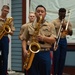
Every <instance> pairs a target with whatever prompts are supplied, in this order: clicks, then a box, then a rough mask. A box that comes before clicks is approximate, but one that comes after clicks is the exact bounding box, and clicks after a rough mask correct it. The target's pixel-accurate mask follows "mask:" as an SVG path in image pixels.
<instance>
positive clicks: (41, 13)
mask: <svg viewBox="0 0 75 75" xmlns="http://www.w3.org/2000/svg"><path fill="white" fill-rule="evenodd" d="M35 14H36V17H37V19H39V17H40V16H42V18H43V19H44V18H45V16H46V11H45V9H44V8H43V7H38V8H37V10H36V12H35Z"/></svg>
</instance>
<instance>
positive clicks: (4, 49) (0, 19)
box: [0, 5, 15, 75]
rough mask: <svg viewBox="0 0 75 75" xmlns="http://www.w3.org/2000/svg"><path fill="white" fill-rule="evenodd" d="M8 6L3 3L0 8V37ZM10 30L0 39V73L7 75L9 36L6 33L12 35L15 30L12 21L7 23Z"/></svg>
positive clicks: (0, 74)
mask: <svg viewBox="0 0 75 75" xmlns="http://www.w3.org/2000/svg"><path fill="white" fill-rule="evenodd" d="M9 10H10V8H9V6H8V5H3V7H2V9H1V15H0V37H1V34H3V33H2V30H3V29H4V28H3V25H5V22H6V21H7V19H8V18H7V15H8V13H9ZM8 26H9V28H10V31H9V32H7V33H5V35H4V36H3V37H2V38H1V39H0V50H1V57H2V58H1V61H0V62H1V64H0V71H1V73H0V75H7V66H8V65H7V64H8V53H9V38H8V34H10V35H13V32H14V31H15V27H14V26H13V22H11V23H10V24H9V25H8Z"/></svg>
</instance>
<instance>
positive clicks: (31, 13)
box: [19, 11, 36, 75]
mask: <svg viewBox="0 0 75 75" xmlns="http://www.w3.org/2000/svg"><path fill="white" fill-rule="evenodd" d="M35 18H36V16H35V13H34V12H33V11H32V12H29V16H28V19H29V22H28V23H26V24H23V25H22V26H21V29H20V35H19V39H21V36H22V33H23V31H24V28H25V26H26V25H27V26H28V25H30V23H33V22H34V20H35ZM28 42H29V41H28ZM28 48H29V46H28V45H27V49H28ZM24 72H25V75H27V71H26V70H24Z"/></svg>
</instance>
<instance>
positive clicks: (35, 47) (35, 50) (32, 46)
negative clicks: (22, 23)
mask: <svg viewBox="0 0 75 75" xmlns="http://www.w3.org/2000/svg"><path fill="white" fill-rule="evenodd" d="M29 50H30V51H31V52H32V53H38V52H39V51H40V45H39V44H38V43H36V42H32V43H31V44H30V46H29Z"/></svg>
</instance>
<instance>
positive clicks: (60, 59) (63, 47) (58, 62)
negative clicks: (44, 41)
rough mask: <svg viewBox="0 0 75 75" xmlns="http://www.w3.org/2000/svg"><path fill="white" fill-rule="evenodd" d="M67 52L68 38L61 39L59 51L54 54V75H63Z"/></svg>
mask: <svg viewBox="0 0 75 75" xmlns="http://www.w3.org/2000/svg"><path fill="white" fill-rule="evenodd" d="M66 52H67V40H66V38H61V39H60V41H59V45H58V49H57V50H56V51H54V52H53V63H54V74H53V75H56V74H57V75H62V73H63V69H64V65H65V59H66Z"/></svg>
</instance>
